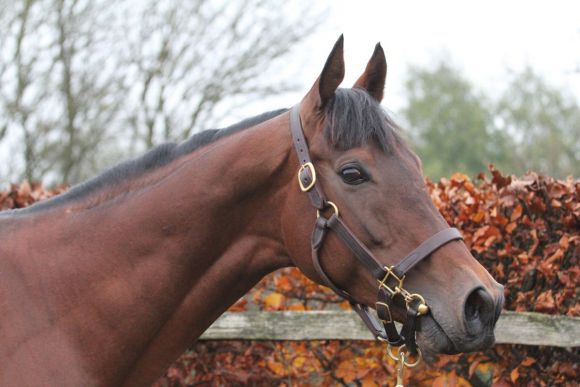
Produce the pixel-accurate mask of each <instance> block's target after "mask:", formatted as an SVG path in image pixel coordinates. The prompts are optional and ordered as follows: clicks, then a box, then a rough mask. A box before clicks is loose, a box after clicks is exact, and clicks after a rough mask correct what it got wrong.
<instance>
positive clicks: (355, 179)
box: [340, 165, 368, 185]
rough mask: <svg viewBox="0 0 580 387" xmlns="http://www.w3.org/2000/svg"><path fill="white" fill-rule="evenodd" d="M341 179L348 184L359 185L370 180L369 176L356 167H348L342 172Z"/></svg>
mask: <svg viewBox="0 0 580 387" xmlns="http://www.w3.org/2000/svg"><path fill="white" fill-rule="evenodd" d="M340 177H341V178H342V180H343V181H344V182H345V183H346V184H351V185H357V184H362V183H364V182H365V181H367V180H368V175H367V174H366V173H365V172H364V171H363V170H362V169H360V168H359V167H357V166H355V165H346V166H344V167H343V168H342V169H341V170H340Z"/></svg>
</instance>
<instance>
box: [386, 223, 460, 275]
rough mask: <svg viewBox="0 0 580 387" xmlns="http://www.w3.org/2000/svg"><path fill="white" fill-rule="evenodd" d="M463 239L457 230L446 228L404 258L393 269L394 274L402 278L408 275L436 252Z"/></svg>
mask: <svg viewBox="0 0 580 387" xmlns="http://www.w3.org/2000/svg"><path fill="white" fill-rule="evenodd" d="M461 239H463V237H462V236H461V233H460V232H459V230H457V229H456V228H446V229H444V230H441V231H439V232H438V233H437V234H435V235H433V236H432V237H431V238H429V239H427V240H426V241H424V242H423V243H421V244H420V245H419V247H417V248H416V249H415V250H413V251H412V252H411V253H410V254H409V255H407V256H406V257H405V258H403V259H402V260H401V262H399V263H398V264H396V265H395V267H393V272H394V273H395V274H396V275H397V277H402V276H404V275H405V274H407V272H409V270H411V269H412V268H413V267H415V265H417V264H418V263H419V262H421V261H422V260H423V259H425V258H426V257H428V256H429V255H431V254H432V253H433V252H434V251H435V250H438V249H440V248H441V247H443V246H445V245H446V244H447V243H449V242H452V241H456V240H461Z"/></svg>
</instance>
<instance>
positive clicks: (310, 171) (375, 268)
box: [290, 104, 463, 366]
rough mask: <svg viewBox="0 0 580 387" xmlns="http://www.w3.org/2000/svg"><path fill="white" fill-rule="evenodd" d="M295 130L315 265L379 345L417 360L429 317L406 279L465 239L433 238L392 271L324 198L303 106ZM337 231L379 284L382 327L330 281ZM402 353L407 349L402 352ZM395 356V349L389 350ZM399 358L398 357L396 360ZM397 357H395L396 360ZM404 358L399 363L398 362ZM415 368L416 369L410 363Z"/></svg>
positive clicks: (444, 234) (293, 120) (442, 234)
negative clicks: (311, 216) (402, 311)
mask: <svg viewBox="0 0 580 387" xmlns="http://www.w3.org/2000/svg"><path fill="white" fill-rule="evenodd" d="M290 130H291V132H292V140H293V142H294V147H295V148H296V153H297V155H298V161H299V162H300V169H299V170H298V184H299V185H300V189H301V190H302V192H305V193H307V194H308V196H309V198H310V202H311V203H312V205H313V206H314V208H316V210H317V216H316V222H315V224H314V231H313V232H312V240H311V244H312V262H313V264H314V268H315V269H316V271H317V273H318V275H319V276H320V278H321V279H322V281H323V282H324V283H325V284H326V285H327V286H328V287H329V288H331V289H332V290H334V292H335V293H337V294H338V295H339V296H341V297H343V298H345V299H346V300H348V301H349V302H350V304H351V306H352V307H353V309H354V310H355V311H356V312H357V313H358V315H359V316H360V317H361V318H362V320H363V321H364V323H365V324H366V326H367V328H368V329H369V330H370V331H371V333H372V334H373V335H374V336H375V337H376V338H377V339H379V340H381V341H385V342H387V343H388V344H389V345H390V346H396V347H398V346H402V345H403V344H404V346H405V347H406V349H407V350H408V351H409V353H410V354H411V355H416V354H417V353H418V349H417V343H416V342H415V331H416V327H417V320H418V318H419V317H420V316H422V315H425V314H427V313H428V312H429V307H428V306H427V304H426V302H425V299H424V298H423V297H422V296H421V295H420V294H416V293H409V292H408V291H407V290H405V288H404V281H405V275H406V274H407V272H409V271H410V270H411V269H412V268H413V267H415V265H417V264H418V263H419V262H421V261H422V260H423V259H425V258H426V257H428V256H429V255H430V254H431V253H433V252H434V251H436V250H437V249H439V248H441V247H442V246H444V245H446V244H447V243H449V242H451V241H455V240H461V239H463V237H462V236H461V234H460V233H459V231H458V230H457V229H455V228H447V229H444V230H442V231H439V232H438V233H436V234H435V235H433V236H432V237H431V238H429V239H427V240H426V241H424V242H423V243H421V244H420V245H419V247H417V248H416V249H415V250H413V251H412V252H411V253H410V254H409V255H407V256H406V257H405V258H403V259H402V260H401V261H400V262H399V263H398V264H396V265H394V266H391V267H387V266H385V265H383V264H382V263H380V262H379V261H378V260H377V259H376V258H375V257H374V256H373V254H372V253H371V252H370V250H369V249H368V248H367V247H366V246H365V245H364V244H363V243H362V242H361V241H360V240H359V239H358V238H357V237H356V236H355V235H354V233H353V232H352V231H351V230H350V229H349V228H348V226H347V225H346V224H344V222H343V221H342V219H341V218H340V217H339V210H338V207H337V206H336V204H334V203H333V202H331V201H328V200H326V198H325V197H324V194H323V192H322V190H321V188H320V186H319V185H317V184H316V183H317V180H316V169H315V168H314V165H313V164H312V161H311V159H310V154H309V152H308V145H307V144H306V139H305V138H304V132H303V129H302V123H301V121H300V104H298V105H295V106H294V107H292V109H291V110H290ZM328 208H330V209H332V210H333V214H332V215H331V216H330V217H328V218H325V217H323V216H321V212H322V210H325V209H328ZM328 230H332V231H334V232H335V233H336V235H337V236H338V237H339V238H340V239H341V240H342V241H343V243H344V244H345V245H346V246H347V247H348V248H349V249H350V250H351V251H352V252H353V253H354V255H355V256H356V257H357V259H358V260H359V261H360V262H361V263H362V264H363V266H365V267H366V268H367V269H368V270H369V271H370V272H371V273H372V275H373V277H375V278H376V279H377V281H378V282H379V285H378V288H379V290H378V295H377V302H376V304H375V306H376V311H377V315H378V317H379V319H380V321H381V322H379V321H377V319H376V317H375V316H374V315H373V314H372V313H371V312H370V310H369V308H368V306H366V305H363V304H360V303H358V302H356V301H355V300H354V299H353V298H352V296H351V295H350V294H349V293H347V292H346V291H344V290H342V289H341V288H339V287H338V286H337V285H335V284H334V283H333V282H332V280H331V279H330V277H328V275H327V274H326V273H325V271H324V269H323V268H322V266H321V264H320V256H319V251H320V248H321V247H322V244H323V242H324V239H325V236H326V233H327V231H328ZM396 299H400V300H402V301H403V302H404V303H405V305H406V309H407V318H406V320H405V323H404V324H403V328H402V330H401V332H398V331H397V328H396V326H395V322H394V320H393V318H392V316H391V307H392V306H393V304H394V302H395V300H396ZM401 348H402V347H401ZM389 353H390V354H391V350H390V347H389ZM391 356H392V357H393V355H391ZM393 358H394V357H393ZM397 359H399V358H397ZM407 366H413V364H407Z"/></svg>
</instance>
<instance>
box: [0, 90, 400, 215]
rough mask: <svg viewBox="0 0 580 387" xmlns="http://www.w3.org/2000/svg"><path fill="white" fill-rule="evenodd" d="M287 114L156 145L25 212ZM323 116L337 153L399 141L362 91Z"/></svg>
mask: <svg viewBox="0 0 580 387" xmlns="http://www.w3.org/2000/svg"><path fill="white" fill-rule="evenodd" d="M287 110H288V109H279V110H274V111H271V112H267V113H263V114H260V115H257V116H255V117H252V118H248V119H245V120H243V121H241V122H239V123H237V124H234V125H232V126H229V127H227V128H224V129H209V130H205V131H203V132H200V133H197V134H195V135H194V136H192V137H191V138H189V139H188V140H186V141H184V142H182V143H180V144H176V143H166V144H162V145H159V146H157V147H155V148H153V149H151V150H150V151H148V152H147V153H145V154H144V155H142V156H140V157H137V158H135V159H133V160H129V161H125V162H122V163H120V164H118V165H117V166H115V167H113V168H111V169H109V170H107V171H106V172H104V173H102V174H101V175H99V176H97V177H95V178H93V179H90V180H88V181H86V182H85V183H82V184H79V185H77V186H75V187H73V188H72V189H71V190H70V191H68V192H66V193H64V194H62V195H59V196H57V197H55V198H53V199H50V200H47V201H43V202H41V203H38V204H35V205H34V206H31V207H29V208H28V209H24V211H26V212H28V211H36V210H40V209H44V208H48V207H52V206H54V205H58V204H60V203H64V202H69V201H71V200H75V199H79V198H81V197H85V196H87V195H89V194H91V193H94V192H96V191H98V190H99V189H101V188H103V187H106V186H111V185H114V184H116V183H120V182H122V181H125V180H126V179H127V178H130V177H135V176H139V175H141V174H143V173H145V172H147V171H150V170H153V169H155V168H159V167H162V166H164V165H167V164H169V163H170V162H172V161H174V160H176V159H178V158H180V157H182V156H184V155H187V154H189V153H191V152H193V151H195V150H197V149H199V148H201V147H204V146H206V145H208V144H211V143H213V142H215V141H217V140H219V139H221V138H224V137H227V136H230V135H232V134H234V133H237V132H239V131H242V130H244V129H247V128H250V127H252V126H255V125H258V124H260V123H262V122H265V121H267V120H269V119H271V118H274V117H276V116H278V115H280V114H282V113H284V112H286V111H287ZM324 113H325V117H326V122H327V126H326V128H325V132H324V134H325V136H326V138H327V140H328V141H329V143H330V144H331V145H332V146H334V147H335V148H337V149H341V150H346V149H351V148H355V147H360V146H364V145H366V144H368V143H370V142H374V143H375V144H377V145H378V146H379V148H381V149H382V150H383V151H385V152H388V151H389V149H390V148H391V146H392V141H397V140H398V139H399V136H398V134H397V129H398V126H397V125H396V124H395V123H394V121H393V120H392V119H391V118H390V117H389V116H388V115H387V113H386V112H385V111H384V110H383V109H382V108H381V106H380V105H379V103H378V102H377V101H376V100H375V99H373V98H372V97H371V96H370V95H369V94H368V93H366V92H365V91H363V90H360V89H338V90H337V91H336V93H335V96H334V98H332V99H331V100H330V101H329V102H328V103H327V105H326V106H325V107H324ZM10 212H12V211H7V213H10Z"/></svg>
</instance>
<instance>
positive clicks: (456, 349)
mask: <svg viewBox="0 0 580 387" xmlns="http://www.w3.org/2000/svg"><path fill="white" fill-rule="evenodd" d="M494 343H495V336H494V334H493V330H492V331H491V332H490V333H488V334H482V335H480V336H477V337H455V336H454V335H450V334H449V333H448V332H447V331H446V330H445V329H444V328H443V327H442V326H441V325H440V324H439V323H438V322H437V320H436V319H435V318H433V316H425V317H423V318H422V319H421V321H420V323H419V329H418V330H417V344H418V345H419V348H420V349H421V352H422V354H423V357H424V358H425V360H426V361H427V362H431V361H434V360H435V359H436V356H437V355H442V354H445V355H454V354H457V353H463V352H475V351H481V350H485V349H487V348H490V347H491V346H493V345H494Z"/></svg>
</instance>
